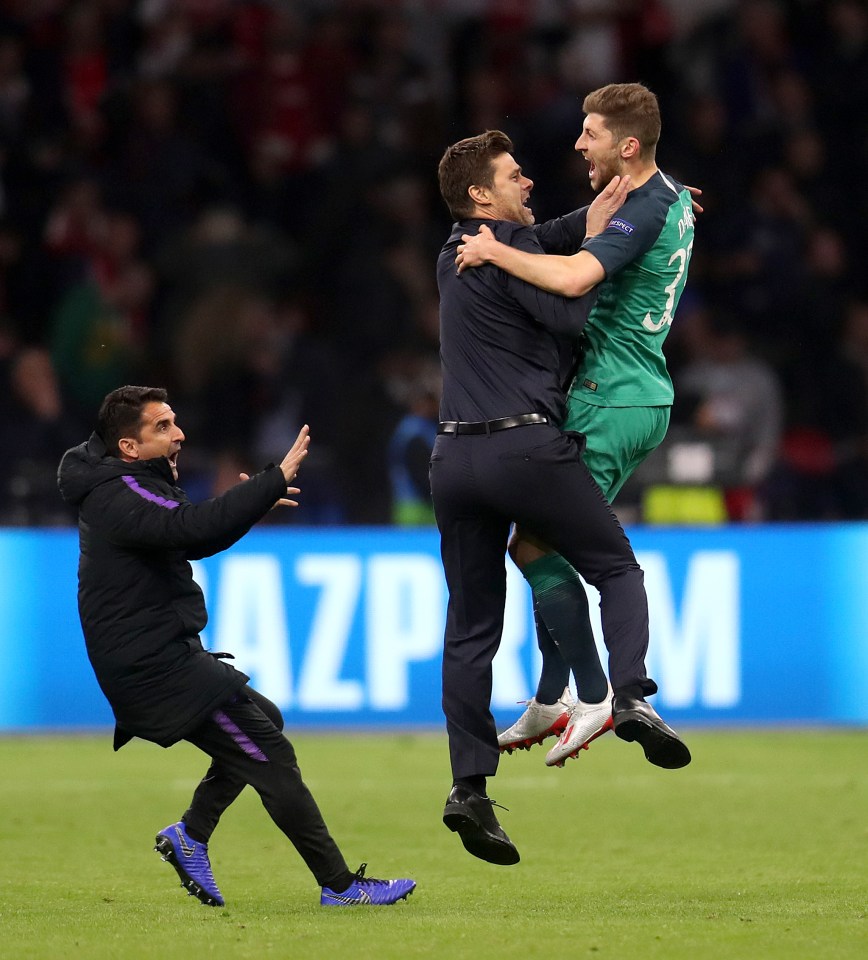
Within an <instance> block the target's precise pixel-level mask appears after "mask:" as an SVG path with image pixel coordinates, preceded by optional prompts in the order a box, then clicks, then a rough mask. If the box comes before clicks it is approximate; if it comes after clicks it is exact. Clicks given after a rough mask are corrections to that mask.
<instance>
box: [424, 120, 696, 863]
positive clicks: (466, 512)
mask: <svg viewBox="0 0 868 960" xmlns="http://www.w3.org/2000/svg"><path fill="white" fill-rule="evenodd" d="M511 150H512V143H511V142H510V140H509V138H508V137H507V136H506V135H505V134H503V133H501V132H500V131H496V130H494V131H492V130H490V131H487V132H486V133H484V134H481V135H480V136H477V137H469V138H468V139H466V140H462V141H460V142H459V143H456V144H453V145H452V146H451V147H449V148H448V149H447V150H446V152H445V154H444V155H443V158H442V159H441V161H440V166H439V169H438V175H439V181H440V192H441V194H442V195H443V199H444V200H445V201H446V204H447V206H448V207H449V210H450V212H451V213H452V215H453V217H454V218H455V220H456V223H455V224H454V226H453V229H452V234H451V236H450V237H449V239H448V240H447V242H446V244H445V246H444V247H443V250H442V251H441V254H440V258H439V260H438V263H437V282H438V287H439V290H440V358H441V366H442V370H443V394H442V400H441V404H440V418H441V422H440V425H439V428H438V434H439V435H438V437H437V440H436V442H435V445H434V450H433V453H432V456H431V492H432V496H433V500H434V511H435V515H436V518H437V526H438V528H439V530H440V542H441V555H442V558H443V568H444V571H445V574H446V582H447V586H448V588H449V605H448V610H447V617H446V633H445V638H444V649H443V710H444V713H445V715H446V728H447V732H448V735H449V750H450V759H451V765H452V776H453V786H452V790H451V792H450V794H449V797H448V799H447V802H446V807H445V810H444V814H443V820H444V823H445V824H446V826H447V827H449V829H450V830H453V831H456V832H457V833H458V834H459V836H460V837H461V840H462V842H463V843H464V846H465V848H466V849H467V850H468V852H470V853H472V854H473V855H474V856H477V857H480V858H481V859H483V860H488V861H489V862H492V863H501V864H510V863H516V862H517V861H518V859H519V855H518V851H517V850H516V848H515V846H514V845H513V843H512V842H511V840H510V839H509V837H507V835H506V834H505V833H504V831H503V830H502V828H501V827H500V824H499V823H498V821H497V818H496V817H495V815H494V812H493V810H492V801H491V800H490V799H489V798H488V795H487V793H486V778H487V777H490V776H493V775H494V774H495V772H496V771H497V764H498V757H499V749H498V744H497V734H496V731H495V726H494V719H493V717H492V715H491V710H490V700H491V682H492V672H491V665H492V660H493V658H494V655H495V653H496V652H497V648H498V646H499V644H500V638H501V633H502V629H503V614H504V602H505V598H506V571H505V565H504V557H505V553H506V546H507V540H508V537H509V531H510V525H511V523H512V522H515V523H517V524H519V525H520V526H521V528H522V529H523V530H525V531H527V532H528V533H529V534H532V535H533V536H535V537H537V538H539V539H541V540H542V541H544V542H545V543H547V544H550V545H552V546H553V547H554V548H555V549H556V550H557V551H558V552H559V553H560V554H561V555H562V556H564V557H566V558H567V559H568V561H569V562H570V563H571V564H572V566H573V567H574V568H575V569H576V570H578V571H579V573H580V574H581V575H582V576H583V577H584V578H585V580H586V581H587V582H588V583H590V584H591V585H592V586H594V587H596V588H597V589H598V590H599V592H600V607H601V613H602V624H603V638H604V641H605V643H606V647H607V649H608V652H609V675H610V678H611V683H612V687H613V688H614V690H615V693H616V694H618V695H619V697H618V699H617V703H618V704H619V705H620V709H621V710H622V711H623V714H622V715H615V717H614V718H613V719H614V724H615V729H616V733H617V735H618V736H620V737H621V738H622V739H625V740H634V739H638V737H637V734H636V729H637V728H638V727H640V726H641V728H642V731H645V730H648V731H649V736H651V737H653V738H654V739H655V743H656V742H657V741H659V744H660V750H661V751H665V752H666V757H665V758H664V759H665V760H666V762H665V763H663V764H661V765H664V766H670V765H671V766H681V765H683V764H684V763H686V762H688V761H689V758H690V754H689V751H688V750H687V748H686V746H685V745H684V744H683V743H682V742H681V740H680V738H678V736H677V734H675V732H674V731H672V730H671V729H670V728H669V727H668V726H666V725H665V724H664V723H663V721H662V720H660V718H659V717H657V715H656V713H654V712H653V709H652V708H651V707H650V706H649V705H648V704H647V703H646V702H645V700H644V697H645V695H646V694H651V693H654V692H656V690H657V684H656V683H655V682H654V681H653V680H652V679H650V678H649V677H648V676H647V674H646V672H645V654H646V651H647V648H648V603H647V598H646V596H645V588H644V582H643V574H642V570H641V568H640V567H639V564H638V563H637V562H636V558H635V556H634V555H633V550H632V547H631V546H630V542H629V540H628V539H627V537H626V535H625V533H624V531H623V529H622V528H621V525H620V523H619V522H618V520H617V518H616V517H615V514H614V513H613V512H612V509H611V507H610V506H609V504H608V503H607V501H606V499H605V497H604V496H603V493H602V491H601V490H600V488H599V486H598V485H597V483H596V482H595V481H594V479H593V477H592V476H591V474H590V472H589V471H588V468H587V466H586V465H585V464H584V462H583V460H582V457H581V453H582V447H583V444H584V437H582V436H581V435H580V434H565V433H562V432H561V431H560V430H559V429H558V426H557V425H558V424H560V423H561V421H562V419H563V414H564V405H565V394H564V390H563V387H562V376H561V372H562V359H563V337H564V336H565V335H566V336H570V337H576V336H578V334H579V333H580V332H581V330H582V327H583V326H584V324H585V321H586V320H587V317H588V312H589V310H590V307H591V305H592V302H593V301H592V299H590V298H592V297H593V296H594V294H593V293H592V292H591V291H592V290H593V288H594V287H595V285H596V284H598V283H599V282H600V281H601V280H603V279H604V277H605V271H604V269H603V266H602V264H600V263H599V262H598V261H596V260H595V259H594V258H593V257H592V258H590V260H591V263H590V264H589V269H588V270H587V276H586V277H584V286H583V288H582V289H581V290H578V291H577V296H576V297H575V298H572V299H570V298H565V297H561V296H558V295H555V294H550V293H547V292H545V291H543V290H541V289H539V288H537V287H534V286H531V285H530V284H527V283H525V282H524V281H521V280H518V279H516V278H515V277H513V276H511V275H510V274H507V273H506V272H504V271H503V270H500V269H499V268H497V267H493V266H492V265H490V264H489V265H486V266H483V267H480V268H479V269H477V270H472V271H468V272H465V273H462V274H461V275H458V274H457V271H456V268H455V258H456V251H457V248H458V246H459V244H460V243H461V242H462V236H463V235H465V234H472V233H475V232H476V231H477V229H478V227H479V225H480V223H483V222H484V223H486V224H488V225H489V226H490V227H491V229H492V230H493V232H494V234H495V236H496V238H497V239H498V240H500V241H502V242H503V243H506V244H509V245H511V246H514V247H517V248H519V249H524V250H528V251H530V252H534V253H542V248H541V247H540V245H539V241H538V240H537V239H536V237H535V235H534V232H533V230H532V229H531V226H532V224H533V222H534V217H533V213H532V212H531V210H530V208H529V207H528V199H529V196H530V192H531V189H532V188H533V181H531V180H530V179H529V178H528V177H526V176H525V175H524V174H523V173H522V170H521V167H520V166H519V165H518V164H517V163H516V161H515V159H514V158H513V156H512V154H511ZM625 194H626V183H625V182H622V183H618V182H616V181H615V180H613V182H612V184H610V186H609V187H607V188H606V190H604V191H603V192H602V193H601V194H600V196H599V197H598V198H597V199H596V200H595V201H594V204H592V206H591V208H590V209H589V211H588V229H589V231H590V230H592V229H593V230H594V232H598V231H599V230H602V228H603V227H604V226H605V223H606V222H607V221H608V217H609V216H611V213H612V212H614V210H615V209H617V207H618V206H619V205H620V203H621V202H623V198H624V196H625ZM601 214H603V220H602V222H599V217H600V215H601ZM588 294H590V297H589V296H587V295H588ZM610 722H611V721H610ZM606 729H609V727H608V726H607V727H606ZM643 735H644V733H643Z"/></svg>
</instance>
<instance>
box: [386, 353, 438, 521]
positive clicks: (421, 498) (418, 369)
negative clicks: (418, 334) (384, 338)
mask: <svg viewBox="0 0 868 960" xmlns="http://www.w3.org/2000/svg"><path fill="white" fill-rule="evenodd" d="M414 360H415V362H413V361H414ZM406 366H407V369H406V371H405V374H404V375H403V376H394V377H393V378H392V390H393V393H394V395H395V399H396V401H397V402H398V403H399V404H400V405H401V407H403V409H404V411H405V413H404V416H403V417H401V419H400V420H399V421H398V425H397V426H396V427H395V430H394V432H393V433H392V436H391V438H390V440H389V447H388V458H389V483H390V486H391V494H392V522H393V523H395V524H397V525H398V526H405V527H408V526H409V527H420V526H431V525H433V524H434V523H435V520H434V505H433V503H432V501H431V485H430V483H429V481H428V466H429V461H430V460H431V450H432V449H433V447H434V440H435V439H436V437H437V424H438V422H439V411H440V394H441V387H442V384H441V377H440V365H439V364H437V363H433V362H431V361H427V362H426V361H425V360H424V359H423V358H421V357H419V358H408V362H407V363H406Z"/></svg>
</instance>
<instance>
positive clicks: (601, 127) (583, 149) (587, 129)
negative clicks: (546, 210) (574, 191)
mask: <svg viewBox="0 0 868 960" xmlns="http://www.w3.org/2000/svg"><path fill="white" fill-rule="evenodd" d="M575 148H576V150H577V151H579V152H580V153H581V154H582V156H583V157H584V158H585V159H586V160H587V161H588V164H589V167H588V179H589V180H590V182H591V189H592V190H594V191H595V192H598V191H600V190H602V189H603V187H604V186H605V185H606V184H607V183H608V182H609V181H610V180H611V179H612V177H615V176H621V175H622V174H623V173H624V162H623V160H622V159H621V141H618V140H615V137H614V134H613V133H612V131H611V130H609V128H608V127H607V126H606V121H605V119H604V118H603V116H602V114H599V113H589V114H588V115H587V116H586V117H585V122H584V123H583V124H582V133H581V136H580V137H579V139H578V140H576V147H575Z"/></svg>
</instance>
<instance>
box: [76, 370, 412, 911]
mask: <svg viewBox="0 0 868 960" xmlns="http://www.w3.org/2000/svg"><path fill="white" fill-rule="evenodd" d="M166 400H167V394H166V391H165V390H163V389H161V388H154V387H133V386H127V387H121V388H119V389H117V390H114V391H112V392H111V393H110V394H109V395H108V396H107V397H106V398H105V400H104V401H103V404H102V406H101V408H100V412H99V418H98V426H97V429H96V432H95V433H94V434H93V435H92V436H91V437H90V439H89V440H87V441H86V442H85V443H82V444H80V445H79V446H77V447H74V448H72V449H71V450H68V451H67V452H66V454H64V457H63V459H62V461H61V463H60V468H59V470H58V485H59V487H60V492H61V494H62V496H63V497H64V499H65V500H67V501H68V502H69V503H71V504H74V505H75V506H76V507H77V508H78V515H79V539H80V544H81V555H80V561H79V591H78V604H79V615H80V617H81V624H82V630H83V632H84V637H85V643H86V645H87V652H88V656H89V658H90V662H91V664H92V666H93V669H94V672H95V674H96V677H97V680H98V682H99V685H100V688H101V689H102V691H103V693H104V694H105V696H106V698H107V699H108V701H109V703H110V704H111V707H112V710H113V712H114V715H115V720H116V728H115V749H116V750H117V749H119V748H120V747H121V746H123V745H124V744H125V743H127V742H128V741H129V740H130V739H132V737H141V738H142V739H144V740H151V741H153V742H154V743H158V744H159V745H160V746H162V747H169V746H171V745H172V744H174V743H177V742H178V741H179V740H187V741H189V742H190V743H192V744H194V745H195V746H197V747H199V748H200V749H201V750H203V751H204V752H205V753H207V754H208V755H209V756H210V757H211V758H212V763H211V767H210V769H209V770H208V773H207V774H206V776H205V778H204V779H203V780H202V781H201V783H200V784H199V786H198V787H197V789H196V792H195V794H194V796H193V801H192V803H191V805H190V808H189V810H187V812H186V813H185V814H184V815H183V817H182V818H181V820H180V821H178V822H177V823H174V824H172V825H170V826H168V827H166V828H165V829H164V830H161V831H160V832H159V833H158V834H157V838H156V847H155V849H156V850H157V851H158V852H159V853H160V854H161V855H162V856H163V859H165V860H168V861H169V863H171V864H172V866H174V867H175V869H176V870H177V872H178V875H179V876H180V878H181V883H182V885H183V886H184V887H186V889H187V890H188V892H189V893H190V894H191V895H193V896H195V897H197V898H198V899H199V900H200V901H201V902H202V903H204V904H207V905H209V906H223V903H224V900H223V897H222V895H221V893H220V891H219V889H218V887H217V884H216V883H215V881H214V877H213V875H212V872H211V864H210V861H209V858H208V841H209V839H210V836H211V833H212V832H213V830H214V828H215V827H216V825H217V822H218V821H219V819H220V816H221V814H222V813H223V811H224V810H225V809H226V808H227V807H228V806H229V805H230V804H231V803H232V801H233V800H235V798H236V797H237V796H238V794H239V793H240V792H241V790H242V789H243V788H244V786H245V785H246V784H250V785H251V786H252V787H253V788H254V789H255V790H256V791H257V793H259V795H260V797H261V799H262V803H263V806H264V807H265V809H266V810H267V811H268V813H269V815H270V816H271V818H272V819H273V820H274V822H275V823H276V824H277V826H278V827H279V828H280V829H281V830H282V831H283V832H284V833H285V834H286V836H287V837H288V838H289V839H290V840H291V841H292V843H293V844H294V846H295V847H296V849H297V850H298V852H299V853H300V854H301V856H302V858H303V859H304V861H305V863H306V864H307V866H308V867H309V869H310V870H311V872H312V873H313V875H314V877H316V880H317V883H318V884H319V885H320V886H321V887H322V894H321V899H320V902H321V903H322V904H323V905H324V906H344V905H353V904H375V905H381V904H389V903H394V902H395V901H397V900H399V899H402V898H406V897H407V896H408V895H409V894H410V893H412V891H413V889H414V887H415V883H414V882H413V881H412V880H389V881H384V880H374V879H372V878H365V877H364V865H363V866H362V867H361V868H360V869H359V870H358V871H357V872H356V873H355V874H353V873H351V872H350V871H349V869H348V867H347V864H346V861H345V860H344V857H343V855H342V854H341V852H340V850H339V849H338V846H337V844H336V843H335V842H334V840H333V839H332V838H331V836H330V835H329V832H328V829H327V828H326V825H325V823H324V821H323V819H322V816H321V814H320V811H319V808H318V807H317V805H316V802H315V801H314V799H313V797H312V796H311V794H310V791H309V790H308V788H307V787H306V786H305V784H304V781H303V780H302V778H301V773H300V771H299V769H298V764H297V762H296V757H295V751H294V749H293V747H292V744H291V743H290V742H289V740H287V739H286V737H284V736H283V734H282V732H281V731H282V729H283V718H282V716H281V714H280V711H279V710H278V708H277V707H276V706H275V705H274V704H273V703H271V701H269V700H267V699H266V698H265V697H263V696H262V695H261V694H260V693H258V692H257V691H256V690H254V689H253V688H252V687H250V686H249V685H248V680H249V679H250V678H249V677H247V676H246V675H245V674H243V673H241V672H240V671H238V670H236V669H235V668H234V667H232V666H230V665H229V664H228V663H227V662H226V657H227V656H228V655H227V654H211V653H208V652H207V651H206V650H205V649H204V648H203V646H202V643H201V641H200V639H199V633H200V632H201V630H202V629H203V628H204V626H205V623H206V621H207V613H206V610H205V602H204V598H203V595H202V591H201V590H200V588H199V586H198V585H197V584H196V583H195V581H194V580H193V571H192V567H191V566H190V561H191V560H196V559H199V558H201V557H207V556H211V555H213V554H215V553H219V552H220V551H222V550H225V549H227V548H228V547H230V546H232V544H233V543H235V542H236V541H237V540H239V539H240V538H241V537H242V536H244V534H245V533H247V531H248V530H249V529H250V528H251V527H252V526H253V524H255V523H256V522H257V521H258V520H260V519H261V518H262V517H263V516H265V514H266V513H268V511H269V510H270V509H271V508H272V507H273V506H275V504H277V503H282V504H286V505H292V506H295V505H296V501H294V500H290V499H288V498H287V494H290V495H295V494H297V493H298V492H299V491H298V489H297V488H296V487H290V486H288V484H290V483H291V482H292V481H293V479H294V478H295V475H296V473H297V472H298V469H299V466H300V465H301V463H302V461H303V460H304V458H305V456H306V455H307V450H308V445H309V442H310V438H309V434H308V428H307V426H304V427H303V428H302V429H301V431H300V432H299V434H298V437H297V439H296V441H295V443H294V444H293V446H292V448H291V449H290V451H289V452H288V453H287V455H286V456H285V457H284V459H283V461H282V462H281V464H280V465H279V466H277V467H275V466H273V465H270V466H269V467H267V468H266V469H265V470H263V471H262V472H261V473H259V474H257V475H256V476H254V477H252V478H247V477H246V476H245V475H242V477H243V482H242V483H239V484H238V485H237V486H236V487H234V488H232V489H231V490H228V491H227V492H226V493H224V494H223V495H222V496H219V497H216V498H214V499H211V500H207V501H205V502H203V503H198V504H193V503H191V502H190V501H189V500H188V498H187V496H186V494H185V493H184V491H183V490H182V489H181V488H180V487H178V486H177V480H178V469H177V462H178V455H179V452H180V450H181V445H182V443H183V441H184V434H183V432H182V431H181V429H180V427H179V426H178V425H177V423H176V422H175V414H174V412H173V410H172V408H171V407H170V406H169V404H168V403H167V402H166Z"/></svg>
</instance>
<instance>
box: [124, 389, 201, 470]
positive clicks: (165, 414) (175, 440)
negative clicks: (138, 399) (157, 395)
mask: <svg viewBox="0 0 868 960" xmlns="http://www.w3.org/2000/svg"><path fill="white" fill-rule="evenodd" d="M184 439H185V438H184V432H183V430H181V428H180V427H179V426H178V425H177V424H176V423H175V411H174V410H173V409H172V408H171V407H170V406H169V404H168V403H160V402H158V401H156V400H153V401H151V402H150V403H146V404H145V406H144V407H143V408H142V416H141V419H140V420H139V437H128V438H125V440H122V441H121V443H122V444H125V446H124V447H122V456H123V459H124V460H153V459H154V458H155V457H165V458H166V459H167V460H168V461H169V466H170V467H171V468H172V476H174V478H175V479H176V480H177V479H178V453H179V451H180V450H181V444H182V442H183V441H184ZM126 444H128V446H126Z"/></svg>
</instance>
